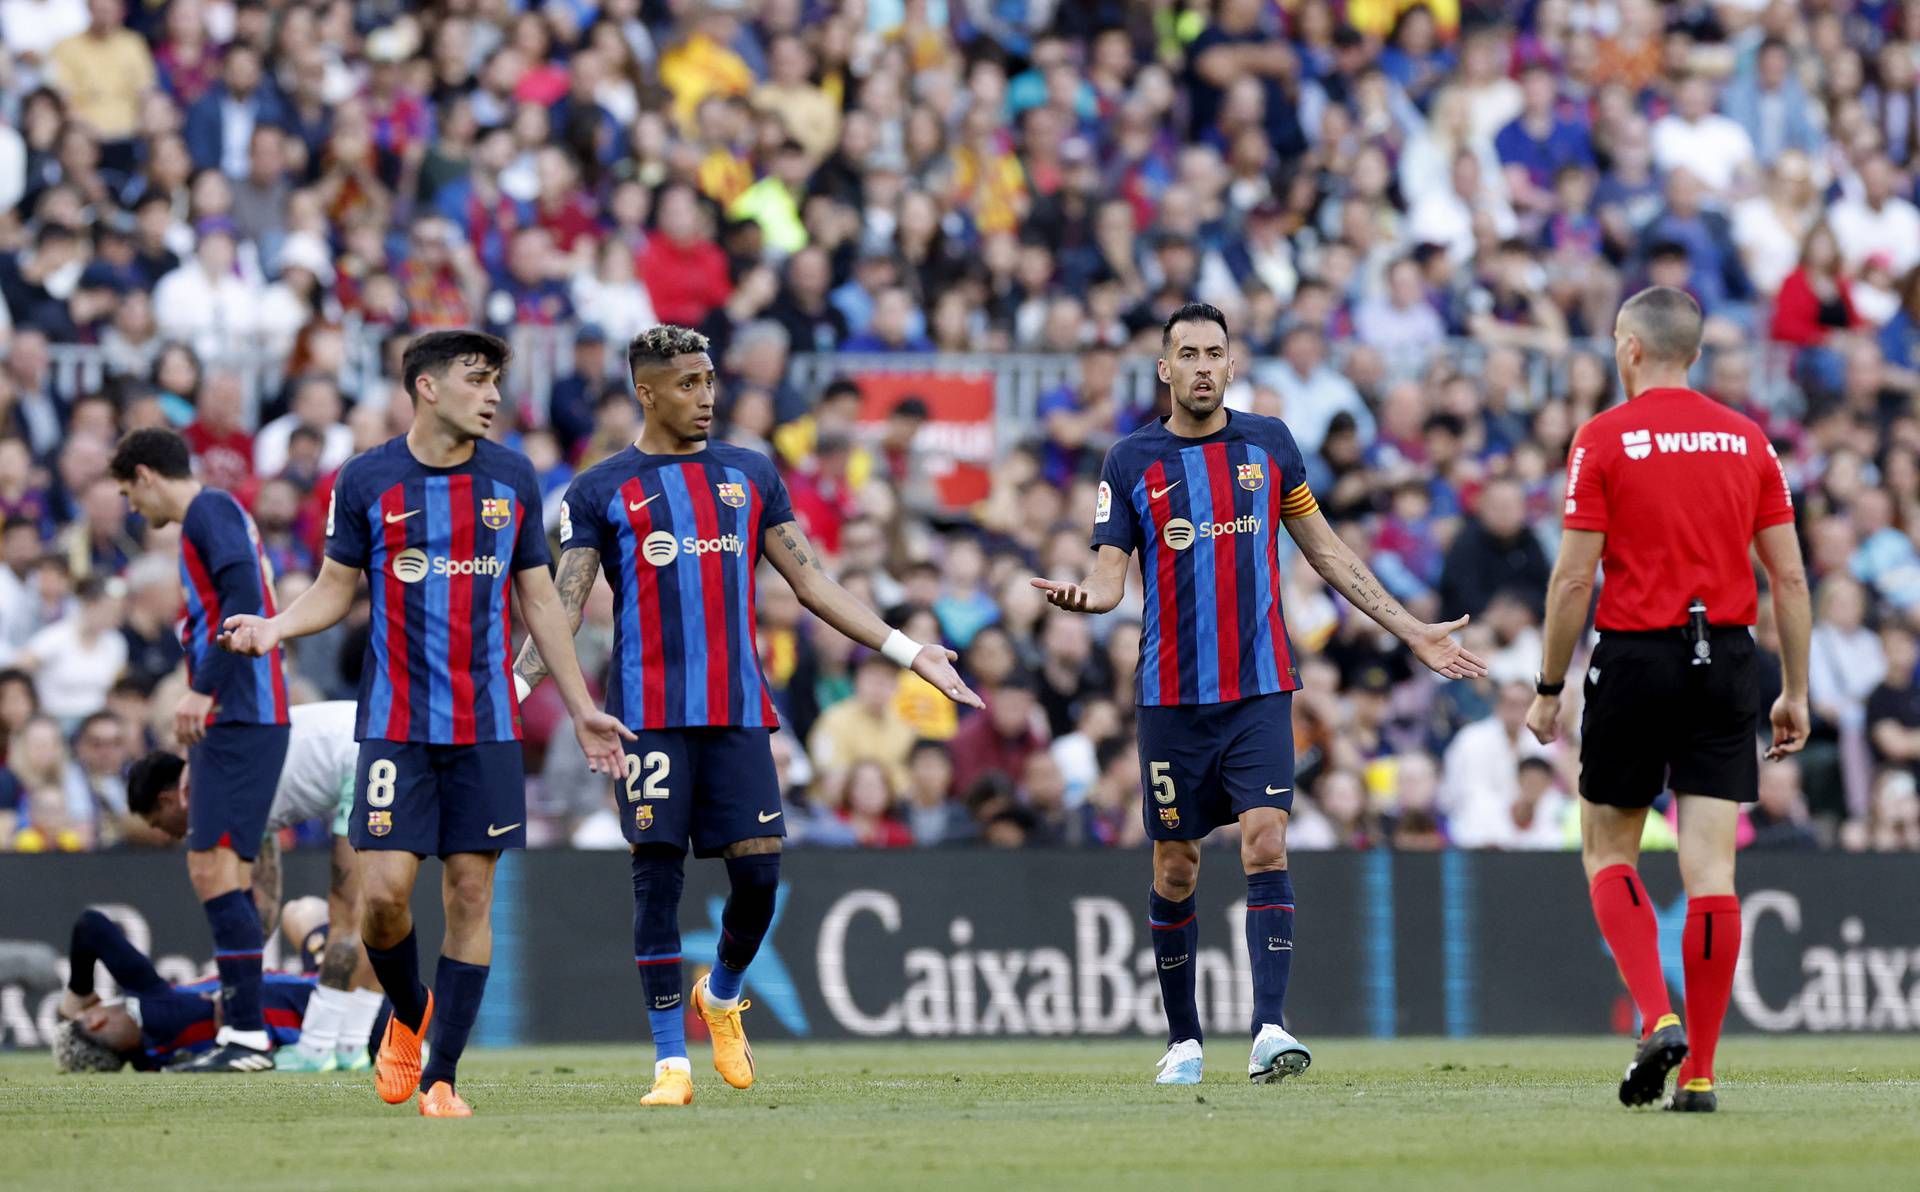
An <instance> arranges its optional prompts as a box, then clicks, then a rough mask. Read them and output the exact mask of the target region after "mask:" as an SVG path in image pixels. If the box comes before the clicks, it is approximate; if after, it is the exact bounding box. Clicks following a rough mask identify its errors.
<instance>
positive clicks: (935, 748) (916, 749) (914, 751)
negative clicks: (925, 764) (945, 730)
mask: <svg viewBox="0 0 1920 1192" xmlns="http://www.w3.org/2000/svg"><path fill="white" fill-rule="evenodd" d="M923 753H937V754H939V755H940V760H942V761H952V760H953V750H952V749H950V748H949V747H948V746H947V743H946V742H945V741H936V740H934V739H933V738H932V737H921V738H919V739H918V740H916V741H915V742H914V743H913V747H912V748H911V749H909V750H907V761H909V762H911V761H913V759H915V758H917V757H919V756H920V755H921V754H923Z"/></svg>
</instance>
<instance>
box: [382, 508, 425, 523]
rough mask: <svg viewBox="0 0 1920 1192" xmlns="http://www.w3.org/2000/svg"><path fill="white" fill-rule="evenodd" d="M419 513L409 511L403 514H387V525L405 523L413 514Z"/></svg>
mask: <svg viewBox="0 0 1920 1192" xmlns="http://www.w3.org/2000/svg"><path fill="white" fill-rule="evenodd" d="M419 512H420V511H419V510H418V509H409V510H407V511H406V512H405V513H389V514H387V524H388V525H393V524H394V523H395V522H403V521H406V520H407V519H408V518H410V517H412V516H413V515H414V514H416V513H419Z"/></svg>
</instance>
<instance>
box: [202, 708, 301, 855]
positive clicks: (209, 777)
mask: <svg viewBox="0 0 1920 1192" xmlns="http://www.w3.org/2000/svg"><path fill="white" fill-rule="evenodd" d="M291 731H292V730H291V729H289V728H288V727H287V726H286V725H284V724H210V725H208V726H207V735H206V736H204V737H202V738H200V741H199V743H198V744H195V745H194V746H193V747H192V748H190V749H188V750H187V765H188V767H189V770H188V774H187V786H188V789H187V848H188V849H189V850H190V851H192V852H196V853H201V852H205V851H207V850H208V849H214V848H229V849H232V850H233V851H234V852H235V853H236V854H238V855H239V857H240V859H241V860H242V861H251V860H253V859H254V857H255V856H257V855H259V852H260V838H261V837H262V836H265V835H266V832H267V815H268V813H269V812H271V811H272V810H273V792H274V791H275V790H276V789H278V787H279V786H280V765H281V763H282V762H285V761H286V760H287V738H288V734H289V733H290V732H291Z"/></svg>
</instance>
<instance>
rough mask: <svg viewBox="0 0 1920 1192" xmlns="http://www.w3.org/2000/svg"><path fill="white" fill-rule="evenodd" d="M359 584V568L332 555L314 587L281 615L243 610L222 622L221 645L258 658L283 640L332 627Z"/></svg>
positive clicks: (237, 652) (347, 607)
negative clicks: (268, 615) (263, 615)
mask: <svg viewBox="0 0 1920 1192" xmlns="http://www.w3.org/2000/svg"><path fill="white" fill-rule="evenodd" d="M359 587H360V569H359V568H358V567H349V566H347V565H346V564H345V563H342V562H340V561H339V560H338V559H331V558H330V559H328V560H327V561H326V562H324V563H322V564H321V565H320V575H319V577H318V578H316V579H315V580H314V581H313V584H312V586H311V587H309V588H308V589H307V590H306V591H304V592H302V593H300V599H298V600H296V601H294V602H293V603H292V604H289V605H288V606H287V607H285V608H283V609H281V610H280V613H279V615H278V616H274V617H258V616H254V615H252V614H251V613H241V614H238V615H235V616H231V617H228V618H227V619H226V621H225V622H224V623H222V625H221V628H222V629H223V630H224V632H223V633H221V634H220V645H221V646H222V647H223V648H225V649H228V650H232V651H233V652H234V653H236V654H250V655H253V656H255V657H258V656H259V655H262V654H267V653H270V652H271V651H272V650H273V648H274V647H275V646H277V645H279V644H280V643H281V642H284V641H288V640H290V639H292V638H296V637H306V636H307V635H308V634H310V633H318V632H320V631H321V630H322V629H327V628H330V627H332V626H334V625H336V624H338V623H339V621H340V618H342V617H344V616H346V615H347V610H348V609H350V608H352V607H353V594H354V592H355V591H357V590H358V589H359Z"/></svg>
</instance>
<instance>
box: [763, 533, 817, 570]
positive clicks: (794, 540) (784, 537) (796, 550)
mask: <svg viewBox="0 0 1920 1192" xmlns="http://www.w3.org/2000/svg"><path fill="white" fill-rule="evenodd" d="M773 536H774V537H776V538H778V539H779V540H780V545H781V546H784V547H786V548H787V552H788V553H789V554H791V555H792V556H793V561H794V563H795V564H796V565H798V566H801V567H811V568H813V569H814V570H815V571H818V570H820V556H819V555H818V554H813V553H809V552H808V550H807V539H806V535H804V534H796V533H795V532H794V529H793V523H792V522H782V523H781V524H780V525H777V526H775V527H774V528H773Z"/></svg>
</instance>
